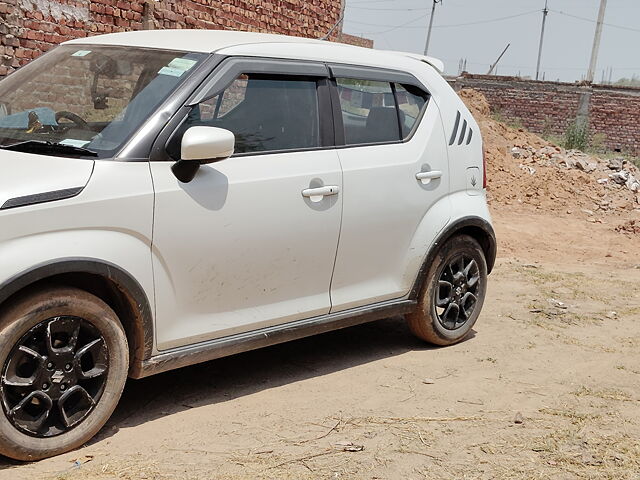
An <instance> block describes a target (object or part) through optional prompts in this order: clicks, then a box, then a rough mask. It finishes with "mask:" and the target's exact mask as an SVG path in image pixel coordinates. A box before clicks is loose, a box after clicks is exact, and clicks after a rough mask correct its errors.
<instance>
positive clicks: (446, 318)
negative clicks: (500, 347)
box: [434, 254, 481, 330]
mask: <svg viewBox="0 0 640 480" xmlns="http://www.w3.org/2000/svg"><path fill="white" fill-rule="evenodd" d="M480 282H481V280H480V268H479V267H478V264H477V262H476V261H475V260H474V259H473V258H472V257H470V256H468V255H464V254H461V255H458V256H457V257H454V258H453V260H451V261H449V262H447V263H446V264H445V265H444V267H443V269H442V271H441V272H440V277H439V280H438V288H437V289H435V299H434V301H435V307H436V315H437V316H438V321H439V322H440V324H441V325H442V326H443V327H444V328H446V329H447V330H456V329H458V328H460V327H461V326H463V325H464V324H465V323H466V322H467V320H469V319H470V318H471V316H472V315H473V310H474V308H475V307H476V305H477V303H478V292H479V290H480V286H481V285H480Z"/></svg>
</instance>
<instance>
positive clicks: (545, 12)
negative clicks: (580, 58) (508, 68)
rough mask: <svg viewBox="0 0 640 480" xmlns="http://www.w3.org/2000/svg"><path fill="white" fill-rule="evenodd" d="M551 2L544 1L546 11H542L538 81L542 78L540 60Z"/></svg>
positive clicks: (537, 70) (537, 68) (537, 67)
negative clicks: (549, 3)
mask: <svg viewBox="0 0 640 480" xmlns="http://www.w3.org/2000/svg"><path fill="white" fill-rule="evenodd" d="M548 1H549V0H544V10H542V31H541V32H540V47H539V48H538V64H537V65H536V80H538V78H540V60H541V59H542V43H543V41H544V24H545V23H546V22H547V15H548V14H549V9H548V8H547V6H548Z"/></svg>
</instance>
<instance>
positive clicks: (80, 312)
mask: <svg viewBox="0 0 640 480" xmlns="http://www.w3.org/2000/svg"><path fill="white" fill-rule="evenodd" d="M0 338H2V340H3V341H2V342H1V343H0V368H2V370H1V372H2V376H1V377H0V399H1V403H2V414H0V453H1V454H3V455H6V456H7V457H11V458H14V459H16V460H29V461H31V460H38V459H41V458H45V457H50V456H54V455H58V454H60V453H64V452H67V451H69V450H72V449H74V448H77V447H78V446H80V445H82V444H83V443H85V442H87V441H88V440H89V439H91V438H92V437H93V436H94V435H95V434H96V433H97V432H98V431H99V430H100V428H102V426H103V425H104V424H105V423H106V421H107V420H108V419H109V417H110V416H111V414H112V413H113V410H114V409H115V407H116V405H117V403H118V400H119V399H120V395H121V393H122V389H123V388H124V384H125V381H126V379H127V371H128V366H129V352H128V346H127V339H126V336H125V333H124V330H123V328H122V325H121V324H120V322H119V320H118V317H117V316H116V314H115V313H114V311H113V310H112V309H111V308H110V307H109V306H108V305H107V304H106V303H104V302H103V301H102V300H100V299H99V298H97V297H95V296H93V295H91V294H89V293H87V292H85V291H82V290H79V289H75V288H63V287H54V288H49V289H46V290H41V291H39V292H36V293H31V294H27V295H23V296H21V297H20V298H17V299H16V300H15V301H13V302H12V303H11V304H10V305H8V306H7V307H5V308H3V309H2V311H0Z"/></svg>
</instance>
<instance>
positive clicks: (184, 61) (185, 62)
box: [168, 58, 196, 72]
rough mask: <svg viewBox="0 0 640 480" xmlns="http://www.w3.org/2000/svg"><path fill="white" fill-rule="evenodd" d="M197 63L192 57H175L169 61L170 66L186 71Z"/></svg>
mask: <svg viewBox="0 0 640 480" xmlns="http://www.w3.org/2000/svg"><path fill="white" fill-rule="evenodd" d="M195 64H196V61H195V60H191V59H190V58H174V59H173V60H171V61H170V62H169V65H168V66H169V67H171V68H175V69H177V70H182V71H183V72H186V71H187V70H189V69H190V68H191V67H193V66H194V65H195Z"/></svg>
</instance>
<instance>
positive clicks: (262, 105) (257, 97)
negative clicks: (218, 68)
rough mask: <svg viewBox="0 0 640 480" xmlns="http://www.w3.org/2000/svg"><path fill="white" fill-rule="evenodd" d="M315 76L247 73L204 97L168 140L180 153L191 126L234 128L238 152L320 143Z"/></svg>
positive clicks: (171, 148)
mask: <svg viewBox="0 0 640 480" xmlns="http://www.w3.org/2000/svg"><path fill="white" fill-rule="evenodd" d="M316 84H317V82H316V80H315V79H313V78H307V77H297V76H287V75H269V74H251V73H249V74H243V75H240V76H239V77H238V78H236V79H235V80H234V81H233V82H232V83H231V84H230V85H229V86H227V87H226V88H225V89H224V90H223V91H222V92H220V93H219V94H217V95H215V96H214V97H211V98H209V99H207V100H204V101H202V102H200V103H199V104H198V105H196V106H195V107H194V108H193V109H192V110H191V112H190V113H189V115H188V117H187V119H186V121H185V122H184V123H183V124H182V126H181V127H180V128H179V130H178V132H177V134H176V135H174V137H173V139H172V140H171V141H170V143H169V146H168V150H169V154H170V155H171V156H172V157H173V158H178V157H179V144H180V139H181V137H182V135H183V134H184V132H185V131H186V129H187V128H189V127H192V126H211V127H219V128H224V129H227V130H230V131H231V132H233V134H234V135H235V137H236V143H235V153H258V152H268V151H286V150H300V149H308V148H315V147H319V146H320V129H319V116H318V97H317V92H316V90H317V89H316Z"/></svg>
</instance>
